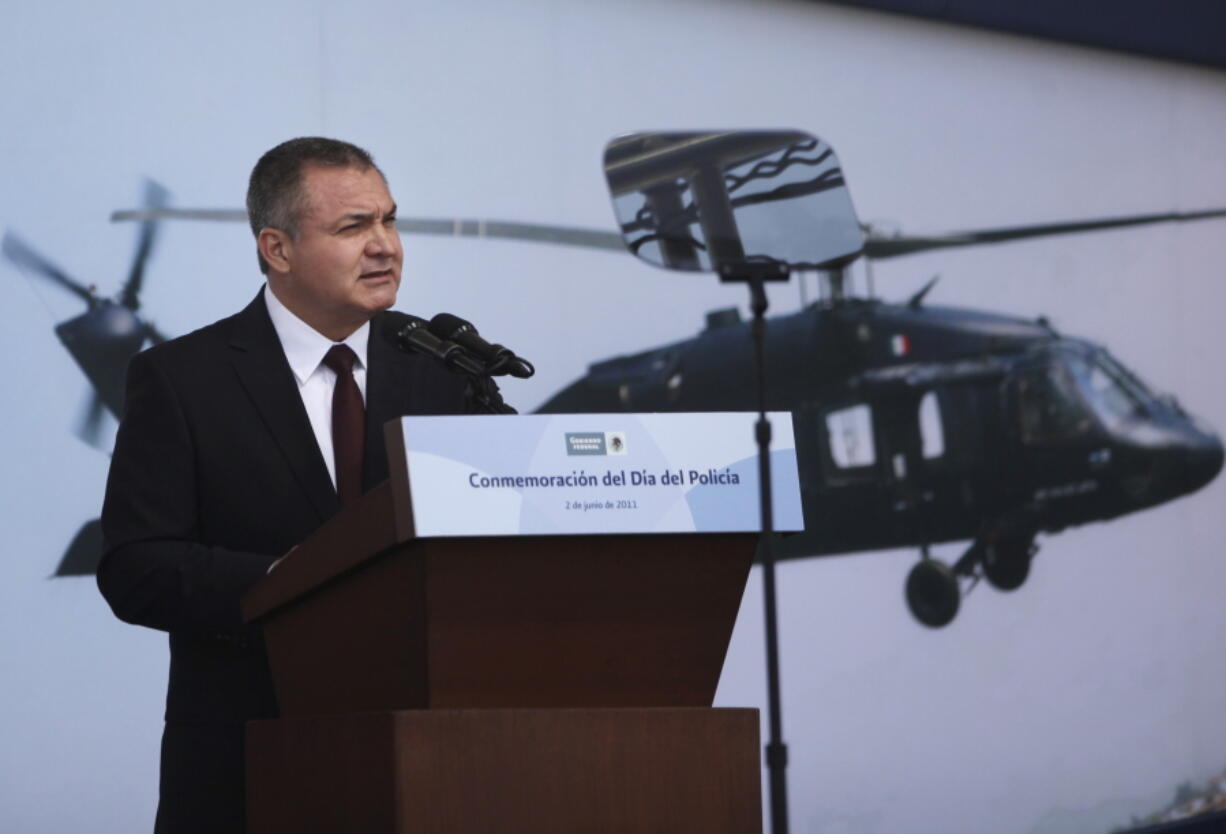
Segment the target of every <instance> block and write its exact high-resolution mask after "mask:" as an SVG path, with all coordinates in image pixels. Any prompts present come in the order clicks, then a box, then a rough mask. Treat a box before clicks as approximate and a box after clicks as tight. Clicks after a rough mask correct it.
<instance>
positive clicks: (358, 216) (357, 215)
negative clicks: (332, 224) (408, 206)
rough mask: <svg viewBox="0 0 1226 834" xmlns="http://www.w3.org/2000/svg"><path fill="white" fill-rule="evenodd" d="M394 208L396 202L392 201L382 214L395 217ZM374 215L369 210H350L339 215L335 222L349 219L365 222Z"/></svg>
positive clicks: (374, 213)
mask: <svg viewBox="0 0 1226 834" xmlns="http://www.w3.org/2000/svg"><path fill="white" fill-rule="evenodd" d="M396 208H397V206H396V204H395V203H392V207H391V208H390V209H388V210H387V212H386V213H385V214H384V215H383V216H384V217H395V216H396ZM375 215H376V212H371V211H363V212H350V213H349V214H343V215H341V216H340V218H338V219H337V221H336V222H337V223H347V222H349V221H352V220H356V221H359V222H362V223H365V222H368V221H370V220H374V219H375Z"/></svg>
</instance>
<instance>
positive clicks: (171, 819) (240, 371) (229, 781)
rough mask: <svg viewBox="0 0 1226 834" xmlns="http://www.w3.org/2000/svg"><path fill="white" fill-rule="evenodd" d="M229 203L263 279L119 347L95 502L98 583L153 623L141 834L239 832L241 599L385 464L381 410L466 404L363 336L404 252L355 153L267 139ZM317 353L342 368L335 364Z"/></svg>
mask: <svg viewBox="0 0 1226 834" xmlns="http://www.w3.org/2000/svg"><path fill="white" fill-rule="evenodd" d="M247 201H248V213H249V214H250V217H251V225H252V230H253V232H254V233H255V235H256V241H257V246H258V251H259V262H260V267H261V269H262V270H263V271H264V272H265V274H266V275H267V278H268V283H267V286H266V287H265V288H264V289H262V290H261V292H260V293H259V294H258V295H257V297H256V298H255V300H254V301H253V302H251V304H249V305H248V306H247V307H246V309H244V310H243V311H242V312H240V313H238V314H236V315H234V316H231V317H229V318H227V319H223V320H222V321H219V322H217V323H215V324H212V325H210V326H208V327H205V328H203V329H201V330H198V331H196V332H194V333H191V334H189V335H187V336H183V337H181V338H179V339H175V340H172V341H170V342H167V343H165V344H162V345H159V346H157V347H154V348H151V349H150V350H148V351H146V352H144V353H141V354H139V355H138V356H136V357H135V358H134V359H133V360H132V363H131V365H130V367H129V370H128V382H127V399H126V405H125V411H124V416H123V420H122V422H121V424H120V428H119V433H118V435H117V437H116V441H115V451H114V456H113V458H112V461H111V470H110V475H109V478H108V481H107V490H106V500H105V504H104V507H103V511H102V525H103V532H104V534H105V537H106V543H107V551H106V555H105V556H104V558H103V560H102V563H101V565H100V566H99V569H98V585H99V587H100V588H101V590H102V593H103V595H104V596H105V597H106V599H107V601H108V602H109V603H110V605H111V607H112V609H113V610H114V611H115V613H116V615H117V616H119V617H120V618H121V619H123V620H125V621H127V622H131V623H135V624H139V625H144V626H149V627H151V628H157V629H162V630H165V631H167V632H169V633H170V682H169V687H168V693H167V705H166V729H165V733H164V735H163V740H162V770H161V784H160V792H159V797H160V798H159V806H158V816H157V823H156V831H157V832H159V834H163V833H168V832H209V833H210V834H225V832H238V831H242V830H243V829H244V804H245V803H244V768H243V764H244V757H243V732H244V724H245V722H247V721H249V720H252V719H257V718H269V717H275V716H276V714H277V707H276V701H275V698H274V694H273V689H272V683H271V678H270V675H269V671H268V665H267V660H266V658H265V655H264V651H263V647H262V644H261V640H260V635H259V633H258V631H256V630H254V629H252V628H249V627H247V626H245V625H244V623H243V622H242V618H241V616H240V600H241V598H242V597H243V595H244V594H245V593H246V592H247V590H248V589H250V588H251V587H252V585H254V584H255V583H256V582H258V581H259V580H260V579H261V578H262V577H263V576H264V575H265V574H266V573H267V572H268V571H269V570H270V569H272V568H273V567H275V563H276V561H277V560H278V559H279V558H281V557H283V556H284V555H285V554H287V553H288V552H289V551H290V550H291V549H292V548H293V547H294V546H295V545H296V544H297V543H298V542H300V541H302V540H303V539H304V538H306V537H307V536H309V535H310V534H311V532H312V531H314V530H315V529H316V528H317V527H319V526H320V525H321V524H322V523H323V522H324V521H326V520H327V519H328V518H329V517H331V516H332V515H333V514H334V513H336V512H337V511H338V510H339V508H340V506H341V503H342V497H343V498H344V499H345V500H346V501H348V500H352V498H354V497H356V495H357V494H360V491H361V489H362V488H369V487H371V486H373V485H374V484H376V483H378V482H380V481H382V480H384V479H385V478H386V477H387V460H386V456H385V454H384V451H383V449H382V442H381V441H382V436H383V433H382V425H383V423H384V422H385V421H387V420H390V419H392V418H394V417H397V416H399V415H402V414H454V413H465V412H468V411H470V410H472V409H471V407H470V397H469V392H468V389H467V385H466V381H465V379H464V378H462V377H459V376H456V375H454V374H451V373H449V372H447V371H446V370H443V369H442V368H440V367H438V366H437V365H435V364H434V363H433V362H431V361H430V360H428V359H425V358H422V357H419V356H416V355H408V354H404V353H401V352H399V351H397V350H396V349H395V348H394V347H393V346H392V345H391V344H390V343H389V342H387V341H386V340H385V339H384V338H382V336H381V334H380V324H381V315H382V312H383V311H385V310H387V309H388V308H389V307H391V306H392V304H393V302H394V301H395V299H396V292H397V289H398V287H399V283H400V269H401V264H402V260H403V250H402V249H401V244H400V239H399V235H398V233H397V230H396V227H395V214H396V206H395V203H394V202H393V200H392V197H391V195H390V193H389V192H388V188H387V183H386V182H385V180H384V178H383V175H382V173H381V172H380V171H379V169H378V168H377V167H375V165H374V162H373V161H372V160H371V158H370V156H369V155H368V154H367V153H366V152H365V151H363V150H361V149H360V148H357V147H355V146H353V145H349V144H347V143H343V142H337V141H335V140H328V139H315V138H309V139H295V140H291V141H290V142H286V143H284V144H282V145H279V146H278V147H276V148H274V149H273V150H271V151H269V152H268V153H267V154H265V155H264V157H263V158H261V160H260V162H259V163H258V164H257V165H256V167H255V170H254V171H253V172H252V175H251V183H250V187H249V190H248V198H247ZM340 345H344V346H345V347H344V348H342V347H339V346H340ZM336 351H340V352H341V354H342V355H344V356H348V357H349V359H348V360H347V362H352V367H348V364H347V362H342V364H341V366H335V369H334V363H333V362H332V360H331V356H332V354H333V353H335V352H336ZM348 351H351V353H349V352H348ZM325 357H327V361H325ZM342 392H344V393H346V394H347V395H348V396H349V400H348V401H346V403H344V404H342V405H343V408H342V405H337V404H336V402H335V400H336V398H338V397H341V396H342ZM354 397H357V399H356V400H354V399H353V398H354ZM354 407H357V408H358V409H359V410H358V411H357V412H356V414H357V415H358V416H357V418H356V423H355V421H354V420H350V421H349V422H348V423H347V424H344V427H342V428H341V429H340V430H339V431H336V430H334V425H333V421H334V420H342V422H343V418H342V417H341V416H340V415H341V413H342V411H344V413H345V414H350V415H352V414H353V413H355V412H353V411H352V409H353V408H354ZM362 408H364V415H363V413H362V411H361V410H360V409H362ZM345 409H348V410H345ZM336 425H337V426H341V425H342V424H340V423H338V424H336ZM355 428H356V433H355ZM334 435H335V436H334ZM363 435H364V437H363ZM355 450H356V451H355ZM346 456H347V457H346ZM358 473H360V475H359V474H358ZM359 480H360V488H359V487H358V486H356V484H357V482H358V481H359ZM338 484H339V487H340V496H338V490H337V487H338Z"/></svg>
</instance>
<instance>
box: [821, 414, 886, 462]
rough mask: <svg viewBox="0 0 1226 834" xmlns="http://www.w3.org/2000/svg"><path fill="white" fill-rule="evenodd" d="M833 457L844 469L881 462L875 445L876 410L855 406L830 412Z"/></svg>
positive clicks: (827, 425)
mask: <svg viewBox="0 0 1226 834" xmlns="http://www.w3.org/2000/svg"><path fill="white" fill-rule="evenodd" d="M826 436H827V437H829V438H830V457H831V459H832V460H833V461H834V464H835V466H837V467H839V468H840V469H855V468H859V467H864V466H872V465H873V464H875V463H876V462H877V452H876V450H875V448H874V445H873V413H872V410H871V409H870V408H869V407H868V406H867V405H853V406H851V407H850V408H843V409H840V410H838V411H831V412H828V413H827V414H826Z"/></svg>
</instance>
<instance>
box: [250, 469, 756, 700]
mask: <svg viewBox="0 0 1226 834" xmlns="http://www.w3.org/2000/svg"><path fill="white" fill-rule="evenodd" d="M384 499H386V493H381V494H372V495H369V496H367V499H364V503H363V504H362V505H359V507H357V508H355V509H356V510H357V511H358V512H357V513H355V514H353V515H347V516H346V517H345V518H343V519H338V520H340V521H343V522H347V528H348V529H350V530H352V529H355V528H356V529H357V530H360V531H361V533H362V535H357V534H354V533H351V534H349V535H348V536H347V537H346V536H345V535H344V531H345V526H342V527H341V529H340V530H334V529H333V527H332V525H328V526H325V527H324V528H323V529H321V531H320V533H319V534H317V536H316V537H314V538H313V539H312V540H309V541H308V542H307V543H305V544H304V545H303V546H302V547H301V548H300V550H301V551H303V552H300V553H299V552H296V553H295V554H293V555H292V556H291V557H290V558H289V559H287V560H286V562H285V565H284V566H283V567H278V568H277V570H276V571H274V573H273V575H271V576H270V577H269V578H268V581H266V582H265V583H264V584H263V585H261V586H257V588H256V590H255V591H254V592H253V593H252V594H251V595H250V596H249V598H248V600H247V603H248V607H249V613H251V614H256V613H257V612H258V617H259V621H260V623H261V625H262V626H263V629H264V640H265V643H266V645H267V648H268V654H269V658H270V660H271V662H272V669H273V679H274V682H275V684H276V690H277V701H278V705H279V707H280V711H281V715H282V716H285V717H295V716H305V715H319V714H324V713H344V712H370V711H379V710H401V709H426V708H438V707H442V708H449V707H451V708H455V707H459V708H480V707H498V708H503V707H514V708H521V707H522V708H527V707H697V706H710V704H711V702H712V699H713V698H714V697H715V688H716V686H717V684H718V683H719V675H720V671H721V670H722V668H723V663H724V657H725V654H726V652H727V648H728V641H729V639H730V638H731V636H732V628H733V625H734V624H735V622H736V615H737V610H738V609H739V607H740V603H741V595H742V593H743V591H744V587H745V580H746V577H747V576H748V574H749V569H750V566H751V564H752V560H753V549H754V537H753V536H752V535H745V534H700V535H654V536H648V535H607V536H517V537H507V538H468V539H416V540H410V541H408V542H404V543H400V544H396V543H395V542H394V538H393V537H392V536H391V534H390V533H387V532H386V529H387V528H386V526H385V527H384V528H383V529H384V531H385V534H384V535H382V536H378V537H375V540H374V541H366V542H362V541H361V539H362V537H363V536H365V537H367V538H368V539H369V538H370V537H372V533H373V532H374V531H376V530H378V529H379V526H378V525H377V524H364V523H362V522H363V521H364V520H365V519H364V518H363V517H362V516H361V515H360V513H361V512H362V511H369V510H370V508H372V507H373V508H375V509H376V510H377V509H378V502H379V501H381V500H384ZM371 514H372V515H377V512H372V513H371ZM321 550H322V551H324V553H326V554H327V558H325V556H324V555H323V554H321V553H320V552H319V551H321ZM338 566H339V567H338Z"/></svg>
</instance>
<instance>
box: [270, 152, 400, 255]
mask: <svg viewBox="0 0 1226 834" xmlns="http://www.w3.org/2000/svg"><path fill="white" fill-rule="evenodd" d="M308 165H323V166H326V167H329V168H357V169H359V170H361V171H365V170H368V169H370V168H374V169H375V170H376V171H379V166H378V165H376V164H375V160H374V159H373V158H372V157H371V155H370V154H369V153H367V152H366V151H364V150H363V149H362V148H359V147H358V146H357V145H352V144H350V143H348V142H342V141H340V140H339V139H326V138H324V137H322V136H303V137H299V138H298V139H290V140H289V141H288V142H282V143H281V144H280V145H277V146H276V147H275V148H273V149H272V150H270V151H268V153H266V154H264V155H263V156H261V157H260V161H259V162H257V163H256V164H255V168H253V169H252V170H251V180H250V182H249V183H248V184H247V219H248V220H249V221H250V222H251V233H252V234H254V235H255V236H256V239H257V240H258V239H259V236H260V230H261V229H269V228H271V229H280V230H281V231H283V232H285V233H286V234H288V235H289V236H290V237H291V238H296V237H297V236H298V224H299V222H301V220H302V215H303V213H304V212H305V211H306V208H307V195H306V192H305V191H304V190H303V188H302V172H303V171H304V170H305V169H306V166H308ZM379 176H381V177H382V176H383V172H382V171H379ZM383 178H384V180H386V179H387V177H383ZM256 256H257V257H258V258H259V261H260V272H263V273H264V274H265V275H267V274H268V262H267V261H265V260H264V256H263V255H261V254H260V253H259V250H258V249H257V250H256Z"/></svg>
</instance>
